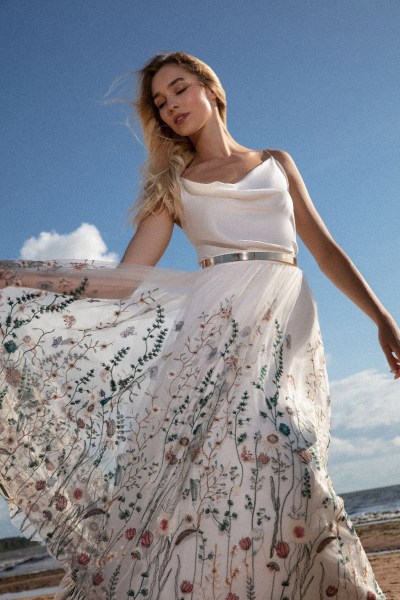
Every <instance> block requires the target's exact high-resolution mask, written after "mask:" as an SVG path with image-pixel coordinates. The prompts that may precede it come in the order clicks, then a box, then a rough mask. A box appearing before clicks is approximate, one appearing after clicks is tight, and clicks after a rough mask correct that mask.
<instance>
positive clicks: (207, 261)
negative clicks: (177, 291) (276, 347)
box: [199, 251, 297, 269]
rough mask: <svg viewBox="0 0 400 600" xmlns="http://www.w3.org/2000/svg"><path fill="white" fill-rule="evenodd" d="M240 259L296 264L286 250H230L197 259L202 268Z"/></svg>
mask: <svg viewBox="0 0 400 600" xmlns="http://www.w3.org/2000/svg"><path fill="white" fill-rule="evenodd" d="M242 260H272V261H276V262H281V263H286V264H288V265H292V266H293V267H296V266H297V260H296V257H294V256H292V255H291V254H288V253H286V252H273V251H268V252H248V251H243V252H231V253H229V254H218V255H217V256H212V257H211V258H204V259H203V260H199V265H200V267H201V268H202V269H205V268H206V267H211V266H213V265H220V264H222V263H228V262H237V261H242Z"/></svg>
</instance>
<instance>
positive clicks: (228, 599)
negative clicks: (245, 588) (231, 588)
mask: <svg viewBox="0 0 400 600" xmlns="http://www.w3.org/2000/svg"><path fill="white" fill-rule="evenodd" d="M225 600H240V598H239V596H237V595H236V594H232V592H229V594H228V595H227V597H226V598H225Z"/></svg>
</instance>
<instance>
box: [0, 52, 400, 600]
mask: <svg viewBox="0 0 400 600" xmlns="http://www.w3.org/2000/svg"><path fill="white" fill-rule="evenodd" d="M135 107H136V110H137V113H138V115H139V118H140V120H141V124H142V128H143V133H144V138H145V142H146V144H147V147H148V151H149V155H148V161H147V163H146V165H145V166H144V169H143V178H144V181H143V188H142V193H141V195H140V198H139V201H138V205H137V206H136V210H137V212H136V223H137V230H136V233H135V235H134V236H133V238H132V241H131V242H130V244H129V245H128V247H127V249H126V251H125V254H124V256H123V259H122V261H121V263H120V264H119V265H118V268H117V269H115V268H114V269H112V268H109V267H107V266H105V265H100V264H97V263H91V264H89V263H88V262H87V261H83V262H82V263H72V262H67V263H60V262H55V261H48V262H47V263H34V264H31V263H22V262H21V261H16V262H11V263H7V264H6V263H4V264H3V271H2V282H3V283H2V284H3V287H4V288H6V289H4V290H2V302H1V305H0V308H1V312H0V319H1V332H2V334H3V338H4V339H3V345H2V353H1V355H0V356H1V368H2V376H3V379H2V387H1V397H2V404H3V406H2V428H1V431H2V433H1V434H0V441H1V444H0V445H1V447H2V454H1V476H2V492H3V494H4V495H5V497H7V498H8V500H9V502H10V507H11V511H12V512H13V513H15V515H14V516H15V518H16V520H17V521H18V522H19V525H20V527H21V530H22V531H24V532H25V534H26V535H29V534H30V533H31V532H36V533H37V534H39V536H40V537H41V538H42V539H44V540H45V542H46V544H47V546H48V548H49V551H50V552H51V553H52V554H53V555H55V556H56V557H57V558H58V559H59V560H60V561H61V562H62V564H63V566H64V567H65V569H66V576H65V577H64V579H63V581H62V584H61V587H60V591H59V593H58V594H57V596H56V598H58V599H61V598H74V599H79V600H83V599H91V598H110V599H111V598H115V599H118V600H122V599H125V598H126V599H128V598H140V597H142V596H143V597H146V598H149V599H150V600H156V599H158V600H171V599H172V598H176V599H181V598H182V599H185V598H193V599H195V600H200V599H201V600H203V599H204V600H209V599H211V598H213V599H218V600H244V599H255V600H261V599H263V600H267V599H268V600H278V599H279V600H289V599H290V600H316V599H321V600H322V599H325V598H329V597H332V598H333V597H334V598H341V599H345V598H346V600H356V599H360V598H363V599H367V600H374V599H377V598H379V599H382V598H384V595H383V594H382V592H381V591H380V589H379V586H378V584H377V583H376V581H375V579H374V576H373V573H372V571H371V568H370V565H369V563H368V560H367V558H366V555H365V553H364V551H363V549H362V547H361V544H360V541H359V539H358V538H357V535H356V533H355V530H354V527H353V525H352V524H351V522H350V521H349V519H348V517H347V515H346V512H345V508H344V506H343V502H342V500H341V499H340V498H339V497H338V496H337V495H336V494H335V492H334V490H333V488H332V484H331V481H330V479H329V477H328V474H327V471H326V460H327V448H328V444H329V418H330V407H329V393H328V383H327V379H326V371H325V361H324V354H323V347H322V342H321V338H320V333H319V327H318V320H317V314H316V307H315V302H314V300H313V298H312V295H311V293H310V291H309V288H308V286H307V284H306V282H305V280H304V277H303V275H302V272H301V270H300V269H299V267H298V266H297V261H296V254H297V244H296V230H297V234H298V235H299V236H300V237H301V239H302V240H303V241H304V243H305V244H306V245H307V247H308V248H309V249H310V251H311V253H312V254H313V255H314V257H315V259H316V261H317V263H318V265H319V266H320V268H321V270H322V271H323V272H324V273H325V274H326V275H327V276H328V277H329V278H330V279H331V280H332V281H333V283H334V284H335V285H336V286H337V287H338V288H339V289H340V290H341V291H343V292H344V293H345V294H346V295H347V296H349V298H351V300H353V302H354V303H355V304H356V305H357V306H359V307H360V309H361V310H363V311H364V312H365V313H366V314H367V315H368V316H369V317H370V318H371V319H373V321H374V322H375V323H376V325H377V328H378V334H379V340H380V343H381V346H382V349H383V351H384V353H385V355H386V358H387V361H388V364H389V368H390V370H391V371H392V373H393V374H394V377H395V378H396V379H397V378H398V377H399V376H400V333H399V329H398V328H397V326H396V324H395V323H394V321H393V319H392V318H391V316H390V315H389V314H388V312H387V311H386V310H385V308H384V307H383V306H382V304H381V303H380V302H379V300H378V299H377V298H376V296H375V295H374V294H373V292H372V291H371V289H370V288H369V287H368V285H367V284H366V282H365V280H364V279H363V278H362V276H361V275H360V273H359V272H358V271H357V269H356V268H355V267H354V265H353V264H352V262H351V261H350V259H349V258H348V257H347V256H346V254H345V253H344V252H343V250H341V248H339V247H338V245H337V244H336V243H335V241H334V240H333V239H332V237H331V235H330V234H329V232H328V231H327V229H326V227H325V225H324V224H323V222H322V220H321V218H320V217H319V215H318V213H317V211H316V209H315V208H314V206H313V204H312V202H311V200H310V197H309V195H308V193H307V190H306V187H305V185H304V183H303V181H302V178H301V176H300V174H299V172H298V170H297V168H296V166H295V164H294V162H293V160H292V158H291V157H290V155H289V154H287V153H286V152H284V151H280V150H266V149H264V150H253V149H249V148H247V147H244V146H242V145H240V144H239V143H238V142H236V141H235V140H234V139H233V138H232V136H231V135H230V133H229V132H228V130H227V127H226V99H225V93H224V91H223V88H222V86H221V83H220V81H219V79H218V77H217V76H216V74H215V73H214V72H213V71H212V70H211V69H210V67H208V66H207V65H206V64H204V63H203V62H202V61H200V60H199V59H197V58H195V57H193V56H190V55H188V54H185V53H182V52H178V53H169V54H164V55H158V56H156V57H154V58H153V59H151V60H150V61H149V62H148V63H147V64H146V65H145V67H144V68H143V69H142V70H141V71H140V73H139V88H138V97H137V100H136V102H135ZM174 224H177V225H178V226H180V227H182V229H183V230H184V231H185V232H186V234H187V236H188V237H189V239H190V240H191V242H192V243H193V244H194V246H195V247H196V249H197V252H198V258H199V264H200V267H201V269H200V270H199V271H198V272H195V273H183V272H181V273H180V272H173V271H166V270H162V269H158V268H154V266H155V265H156V264H157V262H158V260H159V259H160V257H161V256H162V254H163V253H164V251H165V249H166V247H167V245H168V243H169V241H170V238H171V234H172V230H173V227H174Z"/></svg>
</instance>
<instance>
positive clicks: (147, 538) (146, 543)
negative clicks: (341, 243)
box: [140, 531, 154, 548]
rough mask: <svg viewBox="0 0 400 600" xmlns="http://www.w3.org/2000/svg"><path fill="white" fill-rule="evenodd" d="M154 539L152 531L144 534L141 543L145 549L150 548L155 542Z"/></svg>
mask: <svg viewBox="0 0 400 600" xmlns="http://www.w3.org/2000/svg"><path fill="white" fill-rule="evenodd" d="M153 537H154V536H153V534H152V533H151V531H145V532H143V533H142V535H141V538H140V543H141V544H142V546H143V548H150V546H151V544H152V541H153Z"/></svg>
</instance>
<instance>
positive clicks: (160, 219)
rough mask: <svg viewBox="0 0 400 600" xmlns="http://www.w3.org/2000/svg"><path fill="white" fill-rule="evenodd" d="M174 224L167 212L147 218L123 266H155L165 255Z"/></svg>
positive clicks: (137, 231) (127, 250)
mask: <svg viewBox="0 0 400 600" xmlns="http://www.w3.org/2000/svg"><path fill="white" fill-rule="evenodd" d="M173 228H174V223H173V221H172V219H171V217H170V216H169V215H168V213H167V212H166V211H162V212H160V213H159V214H157V215H151V216H150V217H146V218H145V219H143V221H141V223H140V224H139V226H138V228H137V230H136V232H135V235H134V236H133V238H132V239H131V241H130V242H129V244H128V247H127V248H126V250H125V253H124V255H123V257H122V259H121V264H135V265H147V266H154V265H156V264H157V263H158V261H159V260H160V258H161V257H162V255H163V254H164V252H165V250H166V249H167V246H168V244H169V242H170V239H171V236H172V230H173Z"/></svg>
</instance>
